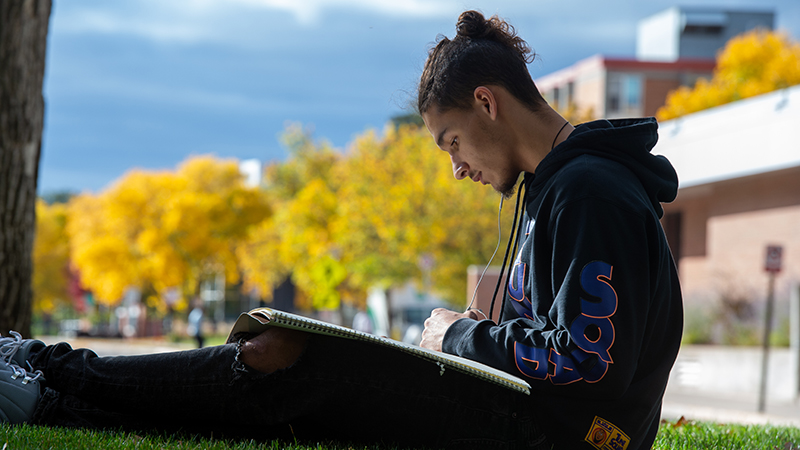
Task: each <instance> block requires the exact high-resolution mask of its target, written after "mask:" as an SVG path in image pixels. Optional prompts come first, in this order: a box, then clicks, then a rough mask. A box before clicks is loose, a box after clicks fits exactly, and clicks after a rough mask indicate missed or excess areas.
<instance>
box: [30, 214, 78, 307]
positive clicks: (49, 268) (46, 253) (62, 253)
mask: <svg viewBox="0 0 800 450" xmlns="http://www.w3.org/2000/svg"><path fill="white" fill-rule="evenodd" d="M66 225H67V206H66V205H65V204H63V203H54V204H52V205H48V204H47V203H45V202H44V201H43V200H41V199H39V200H37V201H36V238H35V240H34V243H33V310H34V312H40V313H52V312H53V310H54V309H55V307H56V306H57V305H58V304H60V303H67V302H68V301H69V293H68V285H69V279H68V270H69V240H68V239H67V233H66Z"/></svg>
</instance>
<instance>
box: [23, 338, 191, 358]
mask: <svg viewBox="0 0 800 450" xmlns="http://www.w3.org/2000/svg"><path fill="white" fill-rule="evenodd" d="M37 339H40V340H42V342H44V343H45V344H47V345H51V344H56V343H58V342H67V343H69V344H70V345H71V346H72V348H89V349H92V350H94V352H95V353H97V354H98V355H99V356H119V355H143V354H147V353H164V352H172V351H176V350H189V349H192V348H195V345H193V343H185V342H184V343H175V342H170V341H168V340H166V339H147V338H144V339H114V338H84V337H76V338H65V337H63V336H44V337H39V338H37Z"/></svg>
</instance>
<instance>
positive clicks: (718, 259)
mask: <svg viewBox="0 0 800 450" xmlns="http://www.w3.org/2000/svg"><path fill="white" fill-rule="evenodd" d="M653 153H656V154H662V155H664V156H666V157H667V158H668V159H669V160H670V161H671V162H672V164H673V165H674V166H675V169H676V170H677V172H678V177H679V180H680V190H679V193H678V198H677V199H676V201H675V202H673V203H671V204H668V205H665V216H664V219H663V224H664V229H665V231H666V233H667V237H668V239H669V240H670V245H671V246H672V248H673V253H674V255H675V258H676V261H677V262H678V266H679V271H680V275H681V284H682V287H683V291H684V296H685V299H686V302H687V305H690V304H691V303H692V302H703V301H717V300H719V299H720V297H721V296H724V295H727V296H739V297H746V298H750V299H759V298H761V299H763V298H764V297H765V295H766V289H767V277H768V274H767V273H766V272H765V271H764V264H765V258H766V256H765V253H766V247H767V246H768V245H779V246H781V247H782V248H783V253H782V271H781V272H780V273H779V274H778V277H777V285H776V286H777V291H776V294H777V297H778V299H779V300H780V299H788V295H789V294H788V292H789V287H790V286H792V285H796V284H798V283H800V86H795V87H792V88H788V89H784V90H781V91H777V92H773V93H770V94H765V95H762V96H759V97H755V98H750V99H746V100H741V101H738V102H735V103H731V104H728V105H724V106H720V107H717V108H713V109H710V110H706V111H702V112H698V113H695V114H691V115H688V116H684V117H681V118H678V119H675V120H671V121H668V122H663V123H661V124H660V125H659V141H658V144H657V145H656V147H655V148H654V150H653Z"/></svg>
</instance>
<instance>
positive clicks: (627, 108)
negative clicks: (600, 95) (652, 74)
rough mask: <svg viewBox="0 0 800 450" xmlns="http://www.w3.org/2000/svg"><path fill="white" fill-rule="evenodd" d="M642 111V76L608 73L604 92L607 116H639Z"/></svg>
mask: <svg viewBox="0 0 800 450" xmlns="http://www.w3.org/2000/svg"><path fill="white" fill-rule="evenodd" d="M641 109H642V76H641V75H638V74H627V73H609V74H608V88H607V90H606V113H607V114H609V115H616V116H623V115H640V114H641Z"/></svg>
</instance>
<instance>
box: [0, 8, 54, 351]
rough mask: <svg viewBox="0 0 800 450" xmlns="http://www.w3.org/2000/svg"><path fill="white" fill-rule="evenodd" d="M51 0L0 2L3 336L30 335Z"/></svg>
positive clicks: (0, 286) (0, 315)
mask: <svg viewBox="0 0 800 450" xmlns="http://www.w3.org/2000/svg"><path fill="white" fill-rule="evenodd" d="M51 6H52V3H51V0H0V333H3V335H7V333H8V330H16V331H19V332H20V333H22V334H23V335H25V336H30V330H31V315H32V311H31V298H32V292H31V275H32V262H31V252H32V250H33V238H34V233H35V226H36V181H37V178H38V175H39V155H40V152H41V146H42V128H43V125H44V97H43V96H42V84H43V81H44V64H45V49H46V47H47V28H48V22H49V20H50V8H51Z"/></svg>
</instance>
